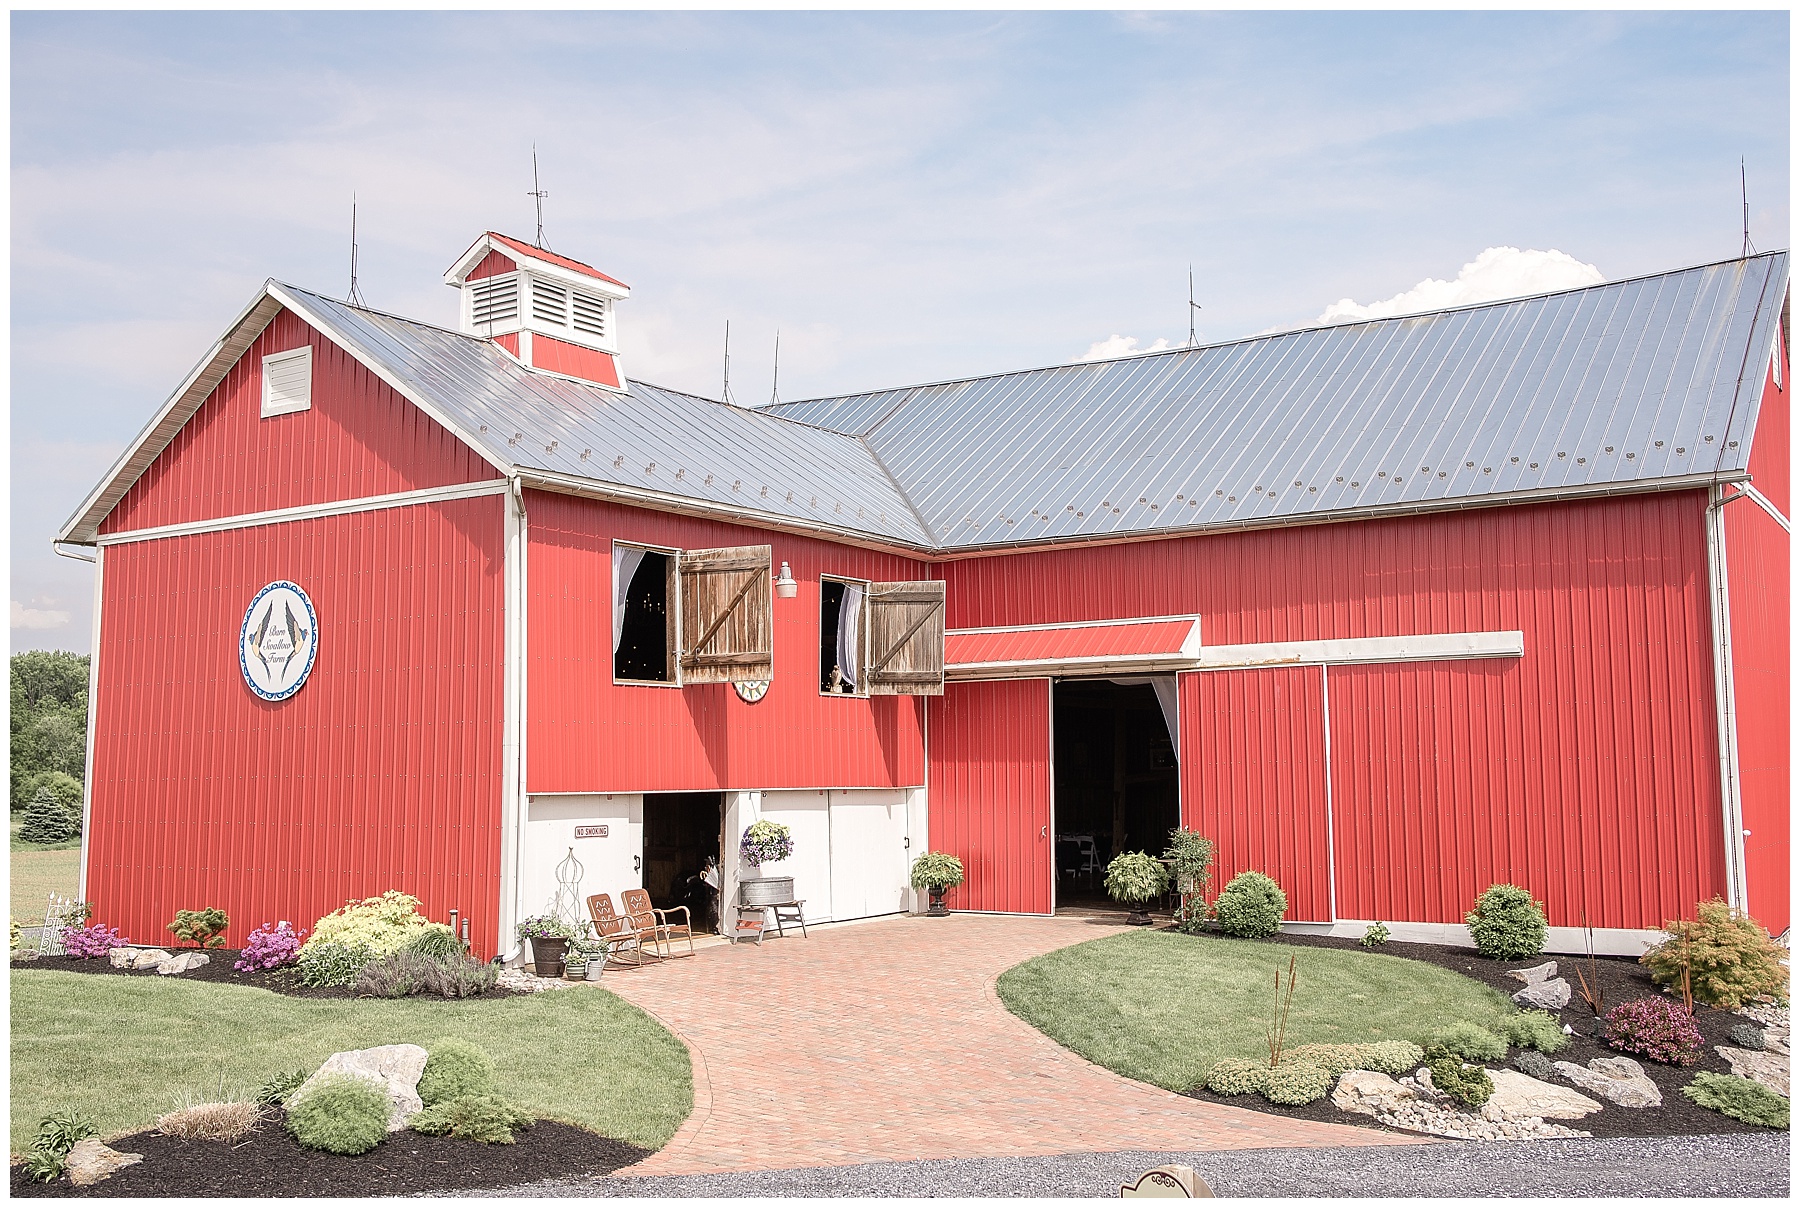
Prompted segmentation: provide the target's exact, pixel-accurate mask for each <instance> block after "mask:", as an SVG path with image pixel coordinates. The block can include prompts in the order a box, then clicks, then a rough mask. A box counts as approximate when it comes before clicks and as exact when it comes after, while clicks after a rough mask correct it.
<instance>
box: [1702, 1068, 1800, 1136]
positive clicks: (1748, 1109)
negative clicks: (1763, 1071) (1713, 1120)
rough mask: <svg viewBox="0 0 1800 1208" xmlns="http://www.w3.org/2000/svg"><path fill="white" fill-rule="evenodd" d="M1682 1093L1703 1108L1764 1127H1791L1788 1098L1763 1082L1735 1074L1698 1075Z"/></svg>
mask: <svg viewBox="0 0 1800 1208" xmlns="http://www.w3.org/2000/svg"><path fill="white" fill-rule="evenodd" d="M1681 1093H1682V1094H1684V1095H1686V1096H1687V1097H1688V1098H1689V1099H1692V1100H1693V1101H1694V1102H1695V1103H1698V1104H1699V1105H1700V1106H1701V1107H1706V1108H1711V1109H1712V1110H1713V1111H1716V1112H1722V1113H1723V1114H1725V1115H1727V1116H1730V1117H1731V1118H1732V1119H1733V1120H1742V1121H1743V1122H1744V1123H1746V1124H1760V1125H1762V1126H1763V1127H1764V1128H1786V1127H1787V1126H1788V1101H1787V1100H1786V1099H1784V1098H1783V1097H1782V1096H1780V1095H1778V1094H1776V1093H1775V1092H1774V1091H1772V1090H1770V1089H1769V1088H1768V1087H1766V1086H1764V1085H1763V1084H1762V1083H1760V1082H1757V1081H1755V1080H1754V1079H1751V1078H1740V1077H1738V1076H1737V1075H1736V1074H1696V1075H1694V1080H1693V1081H1692V1082H1690V1083H1688V1084H1687V1085H1686V1086H1684V1087H1682V1088H1681Z"/></svg>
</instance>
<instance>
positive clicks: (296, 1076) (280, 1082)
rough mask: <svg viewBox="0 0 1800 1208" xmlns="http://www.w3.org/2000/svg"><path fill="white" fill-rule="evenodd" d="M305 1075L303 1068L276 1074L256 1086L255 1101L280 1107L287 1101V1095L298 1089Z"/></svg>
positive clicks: (267, 1105)
mask: <svg viewBox="0 0 1800 1208" xmlns="http://www.w3.org/2000/svg"><path fill="white" fill-rule="evenodd" d="M307 1077H308V1075H307V1072H306V1071H305V1070H294V1071H292V1072H290V1073H286V1074H276V1075H275V1076H274V1077H272V1078H270V1079H269V1080H268V1081H267V1082H264V1083H263V1084H262V1085H261V1086H259V1087H257V1088H256V1101H257V1102H258V1103H260V1104H262V1105H263V1106H264V1107H280V1106H281V1105H282V1104H284V1103H286V1102H287V1098H288V1096H289V1095H291V1094H293V1093H294V1092H295V1091H297V1090H299V1089H300V1085H301V1084H302V1083H303V1082H305V1081H306V1079H307Z"/></svg>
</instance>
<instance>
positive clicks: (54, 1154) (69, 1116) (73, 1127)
mask: <svg viewBox="0 0 1800 1208" xmlns="http://www.w3.org/2000/svg"><path fill="white" fill-rule="evenodd" d="M99 1135H100V1130H99V1129H98V1128H96V1127H94V1122H93V1121H92V1120H90V1119H88V1117H86V1116H85V1115H82V1114H81V1113H80V1112H78V1111H65V1112H54V1113H52V1114H50V1115H48V1116H45V1117H44V1118H43V1119H42V1120H39V1121H38V1130H37V1136H35V1137H33V1138H32V1139H31V1152H30V1153H29V1154H28V1155H26V1158H25V1173H26V1175H27V1176H29V1177H30V1178H34V1179H37V1180H39V1181H40V1182H44V1183H48V1182H50V1181H51V1180H52V1179H55V1178H57V1177H58V1176H60V1175H61V1174H62V1172H63V1167H64V1165H65V1164H66V1163H67V1161H68V1157H69V1151H70V1150H71V1149H74V1148H75V1143H76V1142H77V1141H85V1140H87V1139H88V1138H89V1137H97V1136H99Z"/></svg>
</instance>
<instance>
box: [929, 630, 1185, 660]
mask: <svg viewBox="0 0 1800 1208" xmlns="http://www.w3.org/2000/svg"><path fill="white" fill-rule="evenodd" d="M1193 628H1194V623H1193V622H1192V621H1159V622H1157V623H1155V624H1151V625H1079V626H1071V627H1069V628H1066V629H1025V630H1014V631H1011V632H1006V633H950V634H945V635H944V661H945V662H946V663H951V664H958V663H1017V662H1024V661H1026V660H1037V659H1068V658H1112V657H1120V656H1124V657H1129V656H1131V655H1142V654H1169V655H1175V654H1180V653H1181V644H1182V643H1183V642H1185V641H1186V640H1187V636H1188V634H1189V633H1191V632H1192V631H1193Z"/></svg>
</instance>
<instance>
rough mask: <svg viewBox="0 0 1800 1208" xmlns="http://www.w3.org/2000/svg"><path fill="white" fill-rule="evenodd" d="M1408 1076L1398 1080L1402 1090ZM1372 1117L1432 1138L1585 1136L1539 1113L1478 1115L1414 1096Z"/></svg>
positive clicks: (1397, 1102) (1480, 1138)
mask: <svg viewBox="0 0 1800 1208" xmlns="http://www.w3.org/2000/svg"><path fill="white" fill-rule="evenodd" d="M1409 1081H1410V1079H1401V1081H1400V1082H1399V1084H1398V1085H1399V1086H1400V1087H1401V1088H1402V1089H1404V1088H1405V1087H1406V1086H1407V1084H1408V1082H1409ZM1490 1102H1491V1101H1490ZM1375 1118H1376V1119H1377V1120H1379V1121H1381V1123H1383V1124H1386V1125H1388V1126H1389V1127H1390V1128H1404V1129H1407V1130H1409V1131H1411V1132H1420V1133H1427V1134H1429V1135H1431V1136H1434V1137H1454V1138H1457V1139H1458V1140H1463V1141H1522V1140H1526V1139H1528V1138H1534V1137H1585V1136H1587V1135H1588V1134H1587V1133H1584V1132H1579V1131H1577V1130H1576V1129H1573V1128H1569V1127H1568V1126H1566V1125H1562V1124H1551V1123H1549V1122H1548V1121H1546V1120H1545V1119H1543V1117H1541V1116H1520V1117H1516V1118H1515V1117H1504V1116H1500V1115H1499V1113H1492V1114H1489V1115H1485V1116H1484V1115H1479V1114H1477V1113H1475V1112H1467V1111H1461V1110H1459V1109H1457V1108H1455V1107H1452V1106H1450V1105H1448V1104H1443V1103H1431V1102H1427V1101H1426V1100H1424V1099H1422V1098H1417V1097H1405V1096H1402V1097H1399V1098H1396V1099H1394V1100H1393V1101H1392V1102H1391V1103H1389V1104H1387V1105H1385V1106H1381V1107H1377V1108H1376V1109H1375Z"/></svg>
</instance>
